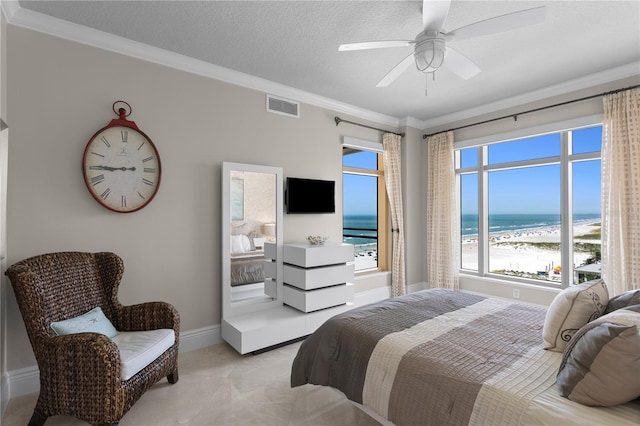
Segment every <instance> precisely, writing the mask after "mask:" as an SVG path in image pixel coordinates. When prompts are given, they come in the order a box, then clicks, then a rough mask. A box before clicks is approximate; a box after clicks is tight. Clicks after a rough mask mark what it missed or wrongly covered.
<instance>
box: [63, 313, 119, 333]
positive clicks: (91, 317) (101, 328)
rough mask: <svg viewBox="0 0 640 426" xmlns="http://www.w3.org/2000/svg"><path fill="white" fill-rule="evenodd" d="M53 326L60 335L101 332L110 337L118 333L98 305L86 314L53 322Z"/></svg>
mask: <svg viewBox="0 0 640 426" xmlns="http://www.w3.org/2000/svg"><path fill="white" fill-rule="evenodd" d="M51 328H52V329H53V331H55V332H56V334H57V335H58V336H63V335H65V334H74V333H87V332H91V333H100V334H104V335H105V336H107V337H109V338H113V337H115V336H117V335H118V330H116V328H115V327H114V326H113V324H111V321H109V319H108V318H107V317H106V316H104V313H103V312H102V309H101V308H100V307H99V306H98V307H97V308H93V309H92V310H90V311H89V312H87V313H86V314H83V315H80V316H77V317H74V318H70V319H68V320H64V321H57V322H52V323H51Z"/></svg>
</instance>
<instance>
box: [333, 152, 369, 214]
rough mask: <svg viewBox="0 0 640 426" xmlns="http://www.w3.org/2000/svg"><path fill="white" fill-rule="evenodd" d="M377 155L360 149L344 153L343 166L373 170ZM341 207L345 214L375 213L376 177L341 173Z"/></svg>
mask: <svg viewBox="0 0 640 426" xmlns="http://www.w3.org/2000/svg"><path fill="white" fill-rule="evenodd" d="M377 158H378V155H377V154H376V153H375V152H370V151H360V152H358V153H355V154H349V155H345V156H344V157H343V160H342V165H343V166H349V167H358V168H365V169H372V170H375V169H376V168H377V161H378V160H377ZM342 179H343V195H342V197H343V209H344V215H345V216H353V215H375V214H377V210H378V208H377V196H378V195H377V186H376V180H377V178H375V177H373V176H362V175H352V174H347V175H343V178H342Z"/></svg>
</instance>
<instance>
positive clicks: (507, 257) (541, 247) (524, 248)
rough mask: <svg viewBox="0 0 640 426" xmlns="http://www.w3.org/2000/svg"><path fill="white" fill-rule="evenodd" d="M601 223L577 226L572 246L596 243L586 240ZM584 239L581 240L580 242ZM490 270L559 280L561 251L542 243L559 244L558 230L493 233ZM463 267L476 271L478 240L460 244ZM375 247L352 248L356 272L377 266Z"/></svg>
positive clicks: (580, 259)
mask: <svg viewBox="0 0 640 426" xmlns="http://www.w3.org/2000/svg"><path fill="white" fill-rule="evenodd" d="M599 230H600V221H588V222H580V223H576V224H575V225H574V230H573V234H574V243H579V242H583V243H589V244H593V243H599V240H594V239H593V238H586V237H585V236H589V235H590V234H592V233H594V232H599ZM580 237H583V238H580ZM489 240H490V248H489V252H490V255H489V269H490V270H491V271H492V272H496V271H517V272H526V273H530V274H534V275H541V274H542V273H543V272H544V273H546V279H551V280H559V279H560V274H558V273H554V269H556V268H557V267H558V266H562V265H561V264H560V249H559V248H558V249H557V250H554V249H549V247H548V246H547V245H546V244H544V243H556V244H559V243H560V226H550V227H546V228H536V229H527V230H520V231H514V232H503V233H494V234H491V235H490V238H489ZM461 255H462V263H461V264H462V267H463V268H464V269H470V270H477V269H478V239H477V236H470V237H467V238H464V239H463V240H462V252H461ZM590 256H591V253H589V252H576V253H575V255H574V265H571V266H572V267H571V268H570V270H573V269H574V268H575V267H577V266H580V265H582V264H583V263H584V262H585V260H586V259H587V258H588V257H590ZM376 259H377V251H376V245H375V244H367V245H364V246H356V247H355V268H356V271H357V270H362V269H367V268H375V267H376V266H377V262H376Z"/></svg>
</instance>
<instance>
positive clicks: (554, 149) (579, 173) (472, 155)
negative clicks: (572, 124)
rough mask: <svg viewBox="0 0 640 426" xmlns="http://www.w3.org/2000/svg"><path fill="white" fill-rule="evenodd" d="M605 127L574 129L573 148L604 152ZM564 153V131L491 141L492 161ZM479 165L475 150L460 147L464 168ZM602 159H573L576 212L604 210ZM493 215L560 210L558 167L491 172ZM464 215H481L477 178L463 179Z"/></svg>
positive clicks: (471, 176)
mask: <svg viewBox="0 0 640 426" xmlns="http://www.w3.org/2000/svg"><path fill="white" fill-rule="evenodd" d="M601 143H602V127H601V126H597V127H591V128H587V129H580V130H576V131H574V132H573V152H574V153H575V154H578V153H586V152H598V151H600V148H601ZM558 155H560V135H559V134H552V135H544V136H538V137H534V138H529V139H522V140H517V141H512V142H505V143H501V144H494V145H490V146H489V149H488V162H489V164H499V163H505V162H510V161H520V160H529V159H535V158H547V157H554V156H558ZM476 163H477V148H469V149H465V150H462V151H461V164H462V166H463V167H472V166H475V164H476ZM600 167H601V162H600V160H599V159H598V160H589V161H580V162H574V163H573V212H574V213H575V214H586V213H589V214H599V213H600V188H601V177H600ZM488 192H489V194H488V204H489V214H560V192H561V190H560V165H559V164H550V165H542V166H536V167H526V168H519V169H509V170H499V171H492V172H490V173H489V191H488ZM462 197H463V200H462V213H463V214H476V213H477V202H478V198H477V177H476V176H475V175H465V176H463V177H462Z"/></svg>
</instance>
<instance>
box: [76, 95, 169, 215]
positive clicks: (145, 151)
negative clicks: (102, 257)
mask: <svg viewBox="0 0 640 426" xmlns="http://www.w3.org/2000/svg"><path fill="white" fill-rule="evenodd" d="M118 103H122V104H125V105H127V106H128V107H129V113H128V114H127V113H126V110H125V108H119V109H118V112H116V109H115V107H116V104H118ZM113 112H114V113H116V115H118V117H119V118H117V119H113V120H111V122H110V123H109V124H108V125H107V126H106V127H104V128H102V129H100V130H98V131H97V132H96V134H95V135H93V137H92V138H91V139H90V140H89V142H88V143H87V146H86V148H85V150H84V156H83V158H82V172H83V174H84V182H85V184H86V185H87V188H88V189H89V192H90V193H91V195H92V196H93V198H95V199H96V201H97V202H98V203H100V204H102V205H103V206H104V207H106V208H108V209H109V210H112V211H114V212H118V213H131V212H135V211H137V210H140V209H141V208H143V207H144V206H146V205H147V204H149V202H151V200H152V199H153V197H154V196H155V195H156V193H157V192H158V187H159V186H160V176H161V168H160V156H159V155H158V151H157V149H156V147H155V145H154V144H153V142H152V141H151V139H149V137H148V136H147V135H146V134H144V132H142V131H141V130H140V129H139V128H138V126H137V125H136V123H134V122H133V121H129V120H127V118H126V117H128V116H129V115H130V114H131V106H130V105H129V104H128V103H126V102H124V101H116V102H114V103H113Z"/></svg>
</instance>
